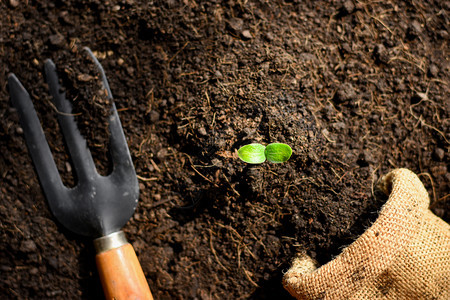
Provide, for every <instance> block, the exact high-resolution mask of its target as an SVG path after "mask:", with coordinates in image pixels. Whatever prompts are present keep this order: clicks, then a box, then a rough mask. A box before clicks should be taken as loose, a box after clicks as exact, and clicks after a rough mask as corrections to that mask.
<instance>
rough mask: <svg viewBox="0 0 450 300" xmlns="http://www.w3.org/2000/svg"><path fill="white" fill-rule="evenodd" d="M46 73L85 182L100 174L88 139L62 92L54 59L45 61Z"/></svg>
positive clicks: (75, 165) (75, 159)
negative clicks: (78, 126) (83, 134)
mask: <svg viewBox="0 0 450 300" xmlns="http://www.w3.org/2000/svg"><path fill="white" fill-rule="evenodd" d="M45 75H46V78H47V83H48V85H49V89H50V94H51V95H52V96H53V103H54V104H55V106H56V109H57V110H58V121H59V124H60V126H61V129H62V131H63V134H64V139H65V141H66V143H67V147H68V148H69V152H70V157H71V158H72V162H73V165H74V168H75V171H76V173H77V177H78V180H79V182H81V183H83V182H84V181H85V180H89V179H90V178H92V177H93V176H96V175H98V174H97V170H96V169H95V164H94V160H93V159H92V155H91V152H90V151H89V148H88V147H87V143H86V140H85V139H84V138H83V136H82V135H81V133H80V131H79V130H78V128H77V124H76V122H75V118H74V116H73V114H72V105H71V103H70V102H69V101H68V100H67V99H66V97H65V93H64V92H62V90H61V86H60V85H59V81H58V74H57V73H56V66H55V64H54V63H53V61H52V60H50V59H47V60H46V61H45Z"/></svg>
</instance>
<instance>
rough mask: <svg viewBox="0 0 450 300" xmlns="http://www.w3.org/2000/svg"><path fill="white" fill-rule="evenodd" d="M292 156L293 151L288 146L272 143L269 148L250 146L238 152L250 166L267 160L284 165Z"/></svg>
mask: <svg viewBox="0 0 450 300" xmlns="http://www.w3.org/2000/svg"><path fill="white" fill-rule="evenodd" d="M291 155H292V149H291V147H289V146H288V145H286V144H282V143H272V144H269V145H267V147H265V146H263V145H261V144H249V145H245V146H242V147H241V148H239V150H238V156H239V158H240V159H242V160H243V161H245V162H246V163H249V164H261V163H263V162H265V161H266V159H267V160H268V161H270V162H273V163H283V162H285V161H287V160H288V159H289V158H290V157H291Z"/></svg>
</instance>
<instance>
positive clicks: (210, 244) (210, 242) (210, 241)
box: [208, 228, 229, 272]
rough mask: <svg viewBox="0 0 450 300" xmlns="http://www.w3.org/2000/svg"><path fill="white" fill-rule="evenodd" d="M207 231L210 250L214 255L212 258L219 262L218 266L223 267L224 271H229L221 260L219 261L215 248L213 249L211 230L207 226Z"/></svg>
mask: <svg viewBox="0 0 450 300" xmlns="http://www.w3.org/2000/svg"><path fill="white" fill-rule="evenodd" d="M208 231H209V247H210V248H211V252H212V254H213V255H214V258H215V259H216V261H217V263H218V264H219V266H220V267H222V269H224V270H225V271H227V272H229V270H228V269H227V268H226V267H225V266H224V265H223V264H222V262H221V261H220V259H219V257H218V256H217V252H216V249H214V244H213V240H212V238H213V232H212V230H211V229H209V228H208Z"/></svg>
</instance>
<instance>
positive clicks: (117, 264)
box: [94, 231, 153, 300]
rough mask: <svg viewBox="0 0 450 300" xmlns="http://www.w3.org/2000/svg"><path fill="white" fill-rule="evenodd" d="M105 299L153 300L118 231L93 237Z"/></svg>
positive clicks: (134, 255)
mask: <svg viewBox="0 0 450 300" xmlns="http://www.w3.org/2000/svg"><path fill="white" fill-rule="evenodd" d="M94 245H95V248H96V250H97V255H96V256H95V261H96V264H97V270H98V274H99V276H100V281H101V282H102V286H103V292H104V294H105V299H107V300H110V299H124V300H125V299H126V300H136V299H140V300H153V297H152V293H151V291H150V288H149V286H148V282H147V279H146V278H145V275H144V272H143V271H142V267H141V265H140V263H139V261H138V258H137V256H136V252H135V251H134V249H133V246H131V244H129V243H128V242H127V240H126V238H125V235H124V233H123V232H122V231H118V232H114V233H111V234H109V235H107V236H104V237H101V238H98V239H95V240H94Z"/></svg>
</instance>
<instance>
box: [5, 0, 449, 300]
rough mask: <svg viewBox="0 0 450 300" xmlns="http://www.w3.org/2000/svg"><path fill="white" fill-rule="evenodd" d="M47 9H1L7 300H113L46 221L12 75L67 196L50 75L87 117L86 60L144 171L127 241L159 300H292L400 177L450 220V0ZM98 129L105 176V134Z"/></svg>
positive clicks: (89, 263)
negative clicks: (105, 83) (391, 175)
mask: <svg viewBox="0 0 450 300" xmlns="http://www.w3.org/2000/svg"><path fill="white" fill-rule="evenodd" d="M49 2H50V1H20V0H5V1H1V2H0V12H1V14H2V16H1V18H0V60H1V61H0V66H1V68H0V83H1V88H0V124H1V126H0V153H1V155H0V179H1V181H0V182H1V186H0V189H1V196H0V219H1V223H0V224H1V229H0V232H1V239H0V253H1V254H0V298H1V299H54V298H56V299H100V298H101V297H102V290H101V286H100V282H99V280H98V278H97V273H96V272H97V271H96V269H95V263H94V255H95V254H94V250H93V247H92V244H91V240H89V239H85V238H80V237H78V236H75V235H73V234H71V233H70V232H68V231H67V230H65V229H64V228H62V227H60V226H59V225H58V224H57V223H55V220H54V218H53V217H52V215H51V213H50V212H49V210H48V207H47V205H46V202H45V198H44V196H43V193H42V191H41V189H40V186H39V182H38V180H37V177H36V174H35V172H34V170H33V166H32V163H31V160H30V158H29V155H28V150H27V149H26V146H25V143H24V139H23V134H22V129H21V128H20V126H19V122H18V116H17V114H16V112H15V110H14V109H12V108H11V103H10V100H9V94H8V87H7V74H8V73H10V72H13V73H15V74H16V75H17V77H18V78H19V79H20V80H21V81H22V83H23V84H24V86H25V87H26V88H27V90H28V91H29V93H30V95H31V97H32V99H33V102H34V104H35V107H36V109H37V111H38V113H39V116H40V118H41V121H42V124H43V128H44V131H45V133H46V136H47V139H48V141H49V144H50V146H51V149H52V151H53V153H54V156H55V160H56V162H57V165H58V168H59V170H60V173H61V176H62V177H63V178H64V181H65V182H66V183H69V184H70V181H71V180H72V179H71V178H72V175H71V170H72V167H71V166H70V164H69V163H68V162H69V159H68V157H67V154H66V149H65V148H64V142H63V139H62V137H61V134H60V133H59V129H58V124H57V122H56V112H55V110H54V109H53V107H52V105H51V104H50V96H49V93H48V90H47V86H46V83H45V79H44V74H43V63H44V61H45V59H47V58H51V59H52V60H53V61H54V62H55V63H56V64H57V66H58V70H59V73H60V75H61V77H62V82H63V83H64V85H65V86H66V88H67V89H68V91H69V93H68V95H69V96H70V97H73V98H76V99H71V100H73V101H74V105H75V109H79V107H85V105H86V104H85V103H86V101H89V100H90V99H84V97H79V98H78V97H77V95H84V96H86V95H89V92H87V88H86V86H88V85H83V83H86V80H87V79H89V78H88V77H86V76H81V75H83V74H87V75H90V76H93V77H95V76H96V75H95V74H91V73H89V72H88V71H87V70H83V68H81V67H80V65H79V64H81V63H82V60H83V59H85V57H84V58H83V55H82V54H81V53H80V52H81V50H80V49H81V48H82V47H83V46H88V47H90V48H91V49H92V50H93V51H95V53H96V55H97V57H98V58H99V60H100V62H101V63H102V65H103V67H104V69H105V72H106V75H107V76H108V79H109V83H110V86H111V90H112V94H113V96H114V98H115V103H116V106H117V108H118V111H119V115H120V118H121V120H122V125H123V129H124V132H125V135H126V136H127V138H128V143H129V148H130V152H131V154H132V157H133V161H134V164H135V167H136V171H137V174H138V176H139V180H140V188H141V196H140V202H139V206H138V208H137V211H136V213H135V215H134V216H133V218H132V219H131V220H130V222H129V223H128V224H127V225H126V226H125V228H124V231H125V232H126V234H127V237H128V239H129V240H130V242H132V244H133V246H134V247H135V249H136V252H137V254H138V257H139V260H140V262H141V264H142V267H143V270H144V273H145V274H146V277H147V279H148V282H149V284H150V287H151V289H152V292H153V294H154V296H155V298H156V299H274V298H276V299H282V298H288V295H287V293H286V292H285V291H284V290H283V288H282V286H281V277H282V274H283V271H285V270H287V268H288V267H289V262H290V260H291V259H292V257H293V256H294V254H295V253H296V252H297V251H305V252H307V253H308V254H310V255H311V256H313V257H315V258H316V259H318V260H319V261H320V262H321V263H325V262H327V261H329V260H330V259H332V257H333V256H335V255H337V254H338V253H339V252H340V251H341V249H342V247H344V246H345V245H347V244H349V243H351V241H352V240H353V239H354V238H356V237H357V236H358V235H359V234H361V232H363V230H364V229H365V228H367V226H369V225H370V222H371V221H373V220H374V219H375V218H376V215H377V211H378V209H379V207H380V206H381V204H382V200H379V201H378V200H376V198H375V197H374V183H375V182H376V181H377V180H378V178H379V177H380V176H382V175H383V174H385V173H386V172H388V171H389V170H391V169H393V168H396V167H406V168H409V169H411V170H413V171H414V172H416V173H417V174H419V177H420V178H421V179H422V181H423V182H424V184H425V186H426V187H427V189H428V190H429V193H430V198H431V203H432V204H431V206H432V210H433V212H434V213H436V214H437V215H438V216H440V217H442V218H443V219H444V220H446V221H447V222H448V221H449V220H450V213H449V207H450V197H449V196H448V195H449V190H450V170H449V169H448V167H449V162H450V155H449V149H450V143H449V141H450V101H449V74H450V72H449V71H450V70H449V69H450V64H449V61H448V57H450V55H449V54H450V53H449V48H448V40H449V25H448V24H449V9H450V4H449V3H450V2H448V1H422V0H417V1H372V2H370V1H367V2H365V1H354V2H353V1H351V0H348V1H239V0H237V1H234V0H230V1H223V2H219V1H202V2H200V1H190V0H185V1H176V0H172V1H137V0H122V1H113V2H114V3H113V2H111V1H75V0H64V1H55V2H54V3H49ZM64 74H65V75H64ZM80 76H81V77H80ZM80 79H81V81H80V82H77V80H80ZM83 80H84V81H83ZM94 80H95V79H94ZM87 83H88V82H87ZM92 93H95V91H94V92H92ZM92 95H93V94H92ZM80 102H82V104H79V103H80ZM83 103H84V104H83ZM77 105H78V106H77ZM102 105H103V104H102V103H100V106H102ZM77 107H78V108H77ZM89 112H92V111H91V110H89ZM103 117H104V116H102V115H96V114H92V115H88V117H86V116H84V119H80V120H84V121H79V122H80V127H82V126H84V125H87V127H91V126H92V127H95V128H101V126H102V124H104V123H103V122H104V120H103ZM92 130H94V131H88V132H96V133H94V134H85V135H86V136H87V138H88V140H89V143H90V145H91V146H90V148H91V149H92V152H93V153H94V156H95V160H96V161H97V163H98V165H99V166H102V167H99V168H100V169H101V170H102V168H103V170H107V166H108V164H107V155H105V154H106V153H107V134H106V133H105V132H102V131H95V129H92ZM250 142H260V143H263V144H268V143H271V142H283V143H287V144H289V145H290V146H291V147H292V149H293V151H294V154H293V156H292V158H291V159H290V160H289V161H288V162H287V163H285V164H270V163H265V164H262V165H257V166H251V165H247V164H245V163H243V162H241V161H240V160H239V159H237V156H236V150H237V149H238V148H239V147H240V146H241V145H244V144H246V143H250ZM105 161H106V162H105Z"/></svg>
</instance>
